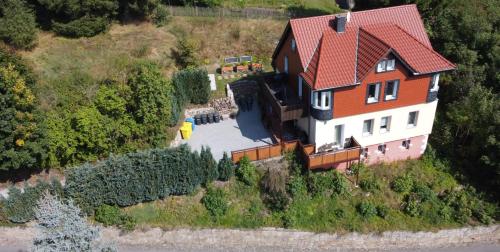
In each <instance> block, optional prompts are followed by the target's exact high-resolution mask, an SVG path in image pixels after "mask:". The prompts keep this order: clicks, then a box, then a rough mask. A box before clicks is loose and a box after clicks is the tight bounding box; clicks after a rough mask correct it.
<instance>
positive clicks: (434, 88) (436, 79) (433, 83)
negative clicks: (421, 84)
mask: <svg viewBox="0 0 500 252" xmlns="http://www.w3.org/2000/svg"><path fill="white" fill-rule="evenodd" d="M438 90H439V74H434V75H433V76H432V81H431V92H436V91H438Z"/></svg>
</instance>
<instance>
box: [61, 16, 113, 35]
mask: <svg viewBox="0 0 500 252" xmlns="http://www.w3.org/2000/svg"><path fill="white" fill-rule="evenodd" d="M108 25H109V20H107V19H106V18H102V17H82V18H80V19H76V20H72V21H70V22H68V23H59V22H54V24H53V25H52V30H53V31H54V32H55V33H57V34H59V35H62V36H65V37H71V38H79V37H93V36H95V35H97V34H99V33H102V32H104V31H106V29H107V28H108Z"/></svg>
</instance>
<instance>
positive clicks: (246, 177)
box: [236, 156, 259, 186]
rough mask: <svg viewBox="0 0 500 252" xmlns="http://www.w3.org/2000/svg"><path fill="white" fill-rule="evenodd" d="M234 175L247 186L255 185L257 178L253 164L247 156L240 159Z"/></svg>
mask: <svg viewBox="0 0 500 252" xmlns="http://www.w3.org/2000/svg"><path fill="white" fill-rule="evenodd" d="M236 176H237V177H238V179H239V180H240V181H241V182H243V183H244V184H245V185H247V186H256V185H257V181H258V179H259V175H258V174H257V170H256V169H255V165H254V164H252V163H251V162H250V159H248V157H247V156H245V157H243V158H242V159H241V160H240V163H239V166H238V168H237V169H236Z"/></svg>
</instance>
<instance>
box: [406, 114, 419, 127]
mask: <svg viewBox="0 0 500 252" xmlns="http://www.w3.org/2000/svg"><path fill="white" fill-rule="evenodd" d="M417 121H418V111H413V112H410V113H409V114H408V128H413V127H416V126H417Z"/></svg>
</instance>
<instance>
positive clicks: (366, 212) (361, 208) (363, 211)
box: [356, 201, 377, 219]
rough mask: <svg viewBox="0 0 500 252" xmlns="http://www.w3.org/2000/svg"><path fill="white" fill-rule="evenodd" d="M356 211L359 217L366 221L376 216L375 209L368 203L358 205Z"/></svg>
mask: <svg viewBox="0 0 500 252" xmlns="http://www.w3.org/2000/svg"><path fill="white" fill-rule="evenodd" d="M356 209H357V210H358V213H359V214H360V215H361V216H363V217H364V218H367V219H369V218H372V217H375V216H376V215H377V208H376V207H375V205H374V204H373V203H371V202H368V201H363V202H361V203H359V204H358V205H357V207H356Z"/></svg>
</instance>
